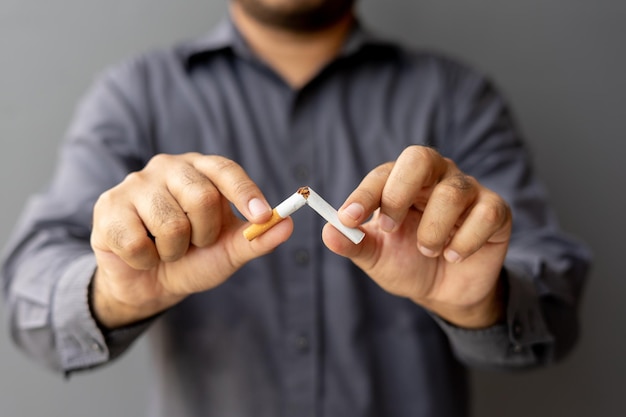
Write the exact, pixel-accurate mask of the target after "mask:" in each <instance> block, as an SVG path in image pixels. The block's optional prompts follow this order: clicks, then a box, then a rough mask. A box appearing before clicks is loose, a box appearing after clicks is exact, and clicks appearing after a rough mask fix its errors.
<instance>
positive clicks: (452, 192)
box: [434, 183, 466, 206]
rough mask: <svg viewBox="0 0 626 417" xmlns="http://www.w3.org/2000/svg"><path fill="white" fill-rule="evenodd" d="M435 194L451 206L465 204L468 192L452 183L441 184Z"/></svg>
mask: <svg viewBox="0 0 626 417" xmlns="http://www.w3.org/2000/svg"><path fill="white" fill-rule="evenodd" d="M434 194H435V196H436V198H437V199H438V200H440V201H441V202H442V203H443V204H446V205H450V206H456V205H459V204H463V202H464V201H465V198H466V193H464V192H463V190H460V189H459V188H457V187H455V186H454V185H452V184H450V183H441V184H439V186H438V187H437V188H436V191H435V192H434Z"/></svg>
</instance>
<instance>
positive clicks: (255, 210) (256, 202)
mask: <svg viewBox="0 0 626 417" xmlns="http://www.w3.org/2000/svg"><path fill="white" fill-rule="evenodd" d="M248 210H249V211H250V214H251V215H252V217H260V216H262V215H264V214H265V213H267V212H269V211H271V209H270V208H269V206H268V205H267V204H265V203H264V202H263V200H261V199H260V198H253V199H252V200H250V202H249V203H248Z"/></svg>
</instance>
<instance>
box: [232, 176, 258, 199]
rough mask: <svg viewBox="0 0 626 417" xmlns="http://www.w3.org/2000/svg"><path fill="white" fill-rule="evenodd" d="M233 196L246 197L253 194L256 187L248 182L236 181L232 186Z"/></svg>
mask: <svg viewBox="0 0 626 417" xmlns="http://www.w3.org/2000/svg"><path fill="white" fill-rule="evenodd" d="M233 190H234V192H235V195H240V196H248V195H251V194H253V193H254V192H255V190H256V186H255V185H254V184H253V183H252V182H251V181H248V180H243V179H242V180H238V181H236V182H235V183H234V184H233Z"/></svg>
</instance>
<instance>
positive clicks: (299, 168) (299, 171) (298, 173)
mask: <svg viewBox="0 0 626 417" xmlns="http://www.w3.org/2000/svg"><path fill="white" fill-rule="evenodd" d="M293 174H294V176H295V178H296V180H298V182H303V181H306V180H308V179H309V167H308V166H306V165H303V164H300V165H296V167H295V168H294V170H293Z"/></svg>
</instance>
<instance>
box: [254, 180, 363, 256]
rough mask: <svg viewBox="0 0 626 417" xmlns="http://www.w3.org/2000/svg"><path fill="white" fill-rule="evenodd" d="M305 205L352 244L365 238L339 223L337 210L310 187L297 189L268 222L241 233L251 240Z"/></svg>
mask: <svg viewBox="0 0 626 417" xmlns="http://www.w3.org/2000/svg"><path fill="white" fill-rule="evenodd" d="M305 204H307V205H308V206H309V207H311V208H312V209H313V210H315V211H316V212H317V214H319V215H320V216H322V217H323V218H324V220H326V221H327V222H328V223H330V224H332V225H333V226H334V227H335V228H336V229H337V230H339V231H340V232H341V233H343V235H344V236H345V237H347V238H348V239H350V240H351V241H352V242H353V243H354V244H358V243H361V241H362V240H363V237H365V233H363V232H362V231H361V230H360V229H356V228H352V227H347V226H344V225H343V223H341V222H340V221H339V215H338V213H337V210H335V209H334V208H333V206H331V205H330V204H329V203H328V202H327V201H326V200H324V199H323V198H322V197H321V196H320V195H319V194H317V193H316V192H315V191H313V190H312V189H311V188H310V187H301V188H300V189H298V191H296V192H295V193H293V194H292V195H291V196H289V197H288V198H287V199H286V200H285V201H283V202H282V203H280V204H279V205H277V206H276V208H274V209H273V210H272V218H271V219H270V220H268V221H267V222H265V223H261V224H252V225H250V226H248V227H247V228H246V229H245V230H244V231H243V235H244V236H245V237H246V239H248V240H252V239H254V238H256V237H258V236H260V235H262V234H263V233H265V232H266V231H268V230H269V229H271V228H272V227H274V226H275V225H276V224H278V223H279V222H280V221H281V220H283V219H284V218H285V217H287V216H290V215H292V214H293V213H295V212H296V211H297V210H298V209H300V207H302V206H304V205H305Z"/></svg>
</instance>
